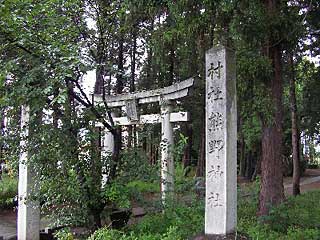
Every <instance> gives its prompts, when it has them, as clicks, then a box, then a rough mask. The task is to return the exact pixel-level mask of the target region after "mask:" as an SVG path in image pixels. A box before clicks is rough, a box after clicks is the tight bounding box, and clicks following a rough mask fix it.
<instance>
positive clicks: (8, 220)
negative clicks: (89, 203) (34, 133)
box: [0, 169, 320, 240]
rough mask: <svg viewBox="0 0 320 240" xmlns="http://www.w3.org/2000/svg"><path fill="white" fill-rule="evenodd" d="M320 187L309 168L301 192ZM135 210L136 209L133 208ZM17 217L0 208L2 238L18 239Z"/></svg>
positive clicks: (288, 182) (287, 185)
mask: <svg viewBox="0 0 320 240" xmlns="http://www.w3.org/2000/svg"><path fill="white" fill-rule="evenodd" d="M239 183H240V184H247V183H248V182H247V181H243V180H240V181H239ZM284 189H285V194H286V196H289V195H291V194H292V178H291V177H286V178H284ZM314 189H320V169H307V170H306V171H305V173H304V175H303V177H301V180H300V190H301V193H304V192H307V191H310V190H314ZM133 211H135V210H134V209H133ZM137 211H138V212H139V211H142V212H143V209H142V210H141V209H137ZM16 218H17V211H16V210H0V240H2V239H3V240H5V239H16V231H17V226H16ZM41 225H42V227H43V228H44V226H45V225H46V223H45V222H43V221H42V223H41Z"/></svg>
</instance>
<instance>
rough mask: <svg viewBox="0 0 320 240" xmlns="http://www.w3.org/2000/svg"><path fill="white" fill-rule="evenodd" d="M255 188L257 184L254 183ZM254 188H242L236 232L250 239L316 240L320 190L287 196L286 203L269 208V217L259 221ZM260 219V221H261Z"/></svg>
mask: <svg viewBox="0 0 320 240" xmlns="http://www.w3.org/2000/svg"><path fill="white" fill-rule="evenodd" d="M255 185H257V184H255ZM256 189H257V188H256V187H253V188H251V191H252V192H251V196H250V195H249V196H248V193H250V189H245V191H244V195H245V196H246V197H240V198H239V201H238V231H239V232H241V233H245V234H247V235H248V236H250V237H251V238H252V239H270V240H271V239H287V240H290V239H318V237H319V236H320V235H319V233H320V225H319V217H318V216H319V211H320V206H319V204H318V203H319V197H320V191H315V192H308V193H305V194H302V195H300V196H297V197H290V198H289V199H288V200H287V201H286V202H285V203H283V204H281V205H280V206H278V207H276V208H272V210H271V211H270V215H269V216H267V217H263V219H259V218H258V217H257V216H256V211H257V206H258V205H257V203H258V202H257V196H258V195H257V192H256ZM261 220H263V222H261Z"/></svg>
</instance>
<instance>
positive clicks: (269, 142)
mask: <svg viewBox="0 0 320 240" xmlns="http://www.w3.org/2000/svg"><path fill="white" fill-rule="evenodd" d="M267 52H268V53H269V58H270V60H271V61H272V65H273V76H272V77H271V81H270V84H268V85H267V86H266V87H267V88H268V89H269V90H270V97H271V101H272V106H274V107H273V113H272V116H271V119H264V120H263V126H262V160H261V188H260V196H259V212H258V214H259V215H267V214H268V213H269V209H270V207H271V206H273V205H278V204H280V203H281V202H282V201H283V200H284V189H283V173H282V144H283V141H282V136H283V130H282V121H283V113H282V112H283V111H282V92H283V88H282V75H281V49H280V47H279V46H273V47H270V48H269V49H268V51H267Z"/></svg>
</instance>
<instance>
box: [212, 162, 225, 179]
mask: <svg viewBox="0 0 320 240" xmlns="http://www.w3.org/2000/svg"><path fill="white" fill-rule="evenodd" d="M222 175H223V171H222V170H221V166H220V165H216V166H214V165H211V167H210V171H209V172H208V178H209V179H211V180H213V179H216V178H218V177H221V176H222Z"/></svg>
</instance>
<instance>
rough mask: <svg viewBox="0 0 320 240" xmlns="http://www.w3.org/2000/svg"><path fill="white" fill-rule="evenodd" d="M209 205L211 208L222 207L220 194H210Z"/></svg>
mask: <svg viewBox="0 0 320 240" xmlns="http://www.w3.org/2000/svg"><path fill="white" fill-rule="evenodd" d="M208 205H209V206H210V207H211V208H215V207H222V206H223V204H222V201H221V196H220V193H217V192H210V195H209V197H208Z"/></svg>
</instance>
